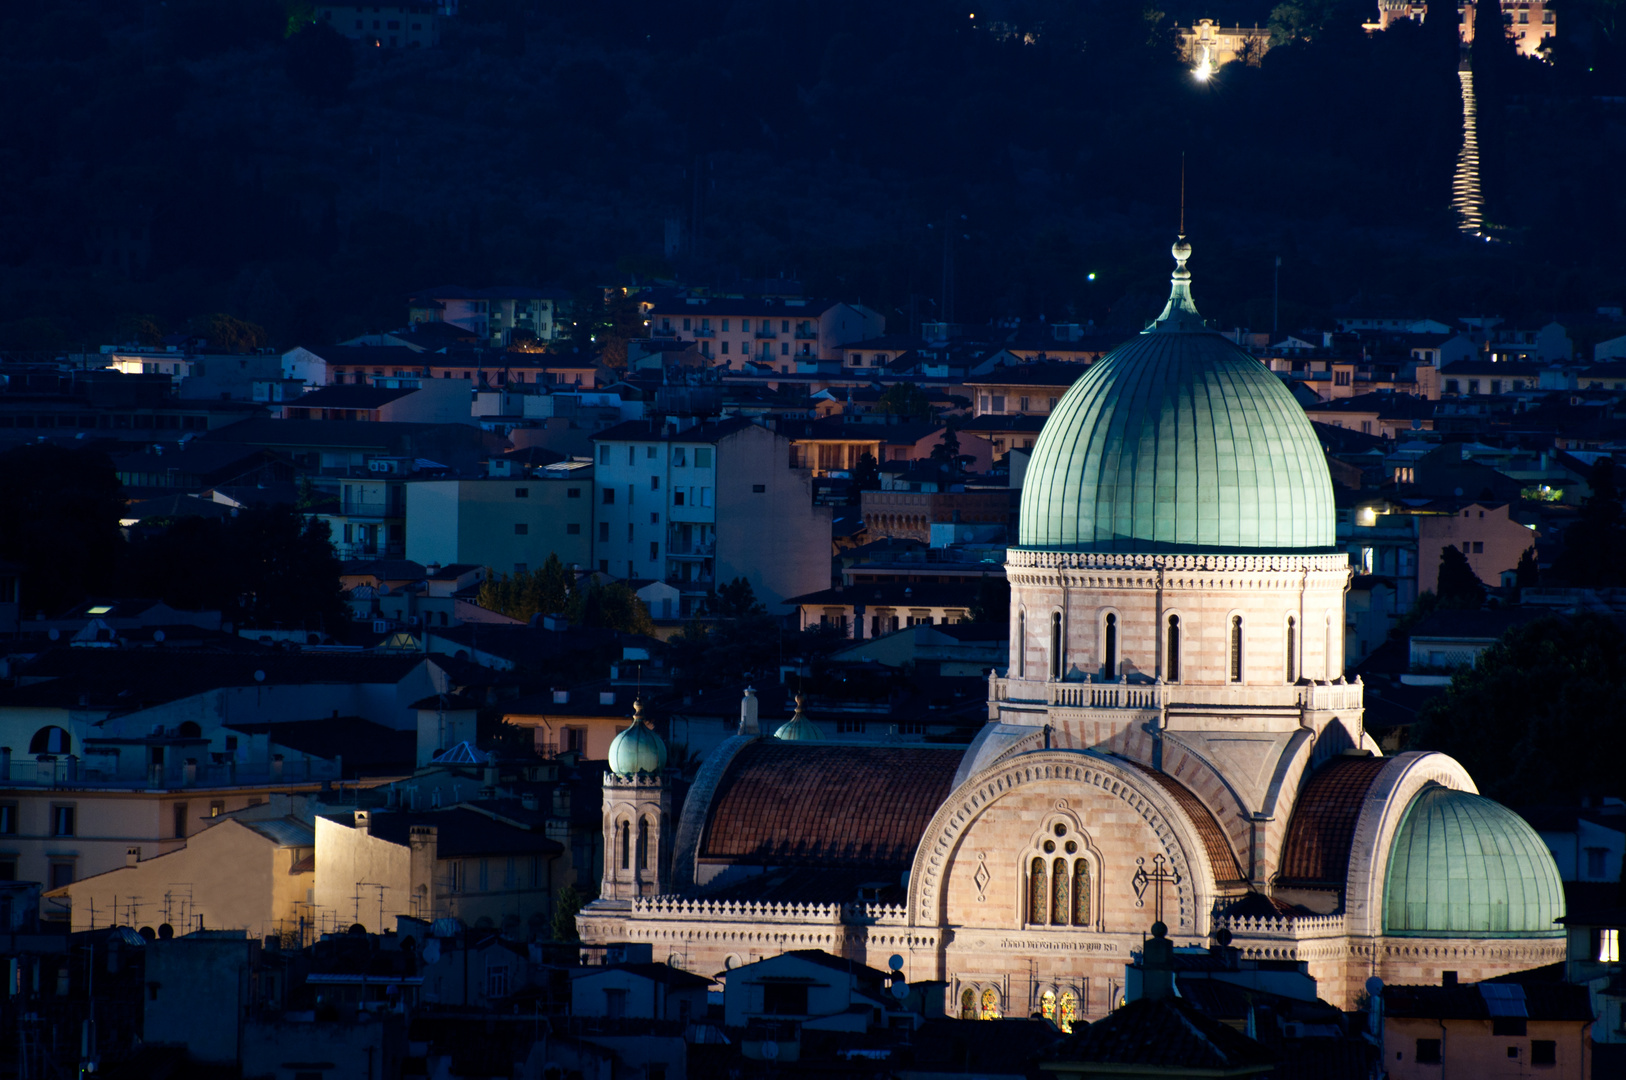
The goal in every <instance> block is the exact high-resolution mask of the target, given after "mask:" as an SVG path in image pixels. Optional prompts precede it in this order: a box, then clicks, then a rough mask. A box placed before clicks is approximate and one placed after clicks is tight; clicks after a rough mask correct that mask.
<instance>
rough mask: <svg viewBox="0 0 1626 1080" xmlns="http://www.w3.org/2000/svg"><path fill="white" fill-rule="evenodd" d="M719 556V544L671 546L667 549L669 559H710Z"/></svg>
mask: <svg viewBox="0 0 1626 1080" xmlns="http://www.w3.org/2000/svg"><path fill="white" fill-rule="evenodd" d="M716 554H717V544H716V543H715V542H713V543H709V544H669V545H667V548H666V557H667V558H668V559H709V558H712V557H713V556H715V555H716Z"/></svg>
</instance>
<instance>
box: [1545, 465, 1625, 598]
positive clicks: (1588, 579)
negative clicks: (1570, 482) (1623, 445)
mask: <svg viewBox="0 0 1626 1080" xmlns="http://www.w3.org/2000/svg"><path fill="white" fill-rule="evenodd" d="M1587 484H1588V486H1589V487H1590V488H1591V490H1592V493H1591V494H1590V495H1588V496H1587V499H1586V501H1585V502H1584V503H1582V504H1581V517H1580V520H1579V521H1577V522H1575V524H1573V525H1571V526H1570V527H1569V528H1567V529H1565V530H1564V550H1563V552H1562V553H1561V554H1560V555H1559V558H1558V565H1557V567H1555V569H1556V570H1557V572H1558V575H1559V576H1560V577H1561V578H1562V579H1563V581H1564V582H1565V583H1566V584H1569V585H1572V586H1580V587H1586V588H1607V587H1611V586H1617V585H1626V566H1623V565H1622V559H1626V517H1623V516H1622V513H1621V500H1620V493H1619V491H1617V490H1616V487H1615V462H1614V459H1613V458H1599V459H1598V460H1597V461H1596V462H1594V463H1593V466H1592V470H1591V472H1590V473H1588V475H1587Z"/></svg>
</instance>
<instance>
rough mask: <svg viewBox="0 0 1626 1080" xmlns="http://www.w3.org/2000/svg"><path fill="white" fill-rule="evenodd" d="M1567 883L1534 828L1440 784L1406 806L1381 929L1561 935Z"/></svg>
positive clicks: (1414, 933)
mask: <svg viewBox="0 0 1626 1080" xmlns="http://www.w3.org/2000/svg"><path fill="white" fill-rule="evenodd" d="M1563 915H1564V883H1563V881H1562V880H1561V879H1560V878H1559V876H1558V866H1557V864H1555V863H1554V862H1553V856H1552V853H1551V852H1549V851H1548V850H1547V845H1546V844H1544V843H1542V841H1541V837H1540V836H1539V835H1538V834H1537V833H1536V830H1535V829H1533V828H1531V827H1530V823H1529V822H1527V821H1525V820H1524V819H1523V818H1522V817H1520V816H1519V815H1518V814H1515V813H1514V812H1513V811H1511V810H1509V809H1508V808H1507V807H1505V806H1503V805H1501V804H1500V803H1497V802H1493V801H1491V800H1490V799H1487V798H1485V797H1484V796H1481V795H1473V794H1470V793H1469V792H1466V791H1454V790H1452V789H1451V788H1447V787H1442V786H1440V785H1437V784H1436V785H1431V786H1429V787H1425V788H1424V789H1423V790H1422V791H1420V792H1418V793H1417V795H1416V796H1415V797H1414V798H1413V799H1412V801H1411V805H1410V806H1408V807H1407V808H1406V816H1405V818H1404V819H1402V820H1401V822H1400V828H1399V829H1398V830H1397V831H1396V832H1395V838H1394V841H1393V843H1392V844H1390V846H1389V872H1388V875H1387V879H1386V881H1385V884H1384V890H1383V926H1384V932H1385V933H1387V934H1392V935H1395V936H1399V937H1477V938H1498V937H1543V936H1545V937H1562V936H1563V934H1564V928H1563V927H1562V926H1558V925H1556V924H1555V923H1554V920H1555V919H1560V918H1562V917H1563Z"/></svg>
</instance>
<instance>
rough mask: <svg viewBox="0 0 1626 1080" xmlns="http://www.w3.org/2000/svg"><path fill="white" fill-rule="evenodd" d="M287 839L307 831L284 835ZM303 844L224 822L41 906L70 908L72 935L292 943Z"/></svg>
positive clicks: (301, 887)
mask: <svg viewBox="0 0 1626 1080" xmlns="http://www.w3.org/2000/svg"><path fill="white" fill-rule="evenodd" d="M290 831H291V832H292V833H293V834H295V835H293V836H292V839H294V840H296V841H297V840H298V839H300V837H299V835H298V834H299V833H300V832H301V831H303V833H304V835H305V838H306V839H307V840H308V838H309V827H308V826H302V827H295V828H293V829H292V830H290ZM311 851H312V849H311V848H310V847H309V846H307V845H306V844H300V843H297V842H296V843H293V844H289V843H285V842H282V841H279V839H277V838H275V837H274V836H272V835H267V833H266V832H264V831H261V830H258V829H256V828H255V827H254V825H253V824H249V823H244V822H240V821H237V820H235V819H225V820H222V821H220V822H218V823H216V824H214V825H211V826H210V827H208V828H206V829H204V830H203V831H202V832H200V833H198V834H197V835H196V836H193V837H192V838H191V839H190V840H188V841H187V843H186V846H184V847H182V848H180V849H178V850H175V851H170V852H168V853H166V854H163V855H158V856H156V857H154V858H147V859H138V858H137V857H136V856H135V855H134V853H131V854H130V855H129V856H128V862H127V864H126V865H124V866H122V867H120V868H118V869H116V870H109V871H107V872H106V873H101V874H97V875H95V876H94V877H88V878H85V879H83V880H80V881H76V882H74V883H73V884H71V885H68V886H66V887H65V888H61V889H56V890H53V891H51V892H49V893H47V894H46V895H47V903H50V902H51V901H52V900H57V899H66V900H68V901H69V902H70V903H71V905H72V927H73V930H74V931H75V932H77V931H81V930H93V929H96V928H98V927H105V926H109V925H113V924H115V923H117V924H121V925H126V926H151V927H154V928H156V927H158V926H159V925H160V924H162V923H169V924H170V925H171V926H173V927H174V928H175V930H176V932H177V933H186V932H188V931H190V930H197V929H200V928H202V929H209V930H245V931H247V932H248V935H249V937H251V938H263V937H267V936H271V935H277V936H279V937H283V936H297V934H298V931H299V927H300V906H301V905H302V904H304V903H305V902H306V901H307V900H308V899H309V894H310V890H311V887H312V883H313V879H314V878H315V874H314V872H313V871H312V870H311V869H309V868H301V867H299V866H298V864H299V863H300V862H301V860H304V859H306V858H307V857H308V856H309V855H310V854H311Z"/></svg>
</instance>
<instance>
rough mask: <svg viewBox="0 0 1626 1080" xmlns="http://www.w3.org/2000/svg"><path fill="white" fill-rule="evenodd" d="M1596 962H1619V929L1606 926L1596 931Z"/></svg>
mask: <svg viewBox="0 0 1626 1080" xmlns="http://www.w3.org/2000/svg"><path fill="white" fill-rule="evenodd" d="M1598 963H1600V964H1618V963H1620V931H1619V930H1618V929H1616V928H1614V927H1606V928H1603V929H1600V930H1599V931H1598Z"/></svg>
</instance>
